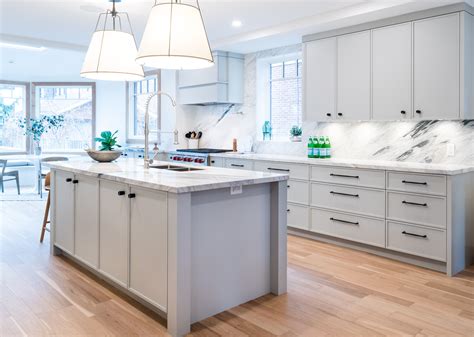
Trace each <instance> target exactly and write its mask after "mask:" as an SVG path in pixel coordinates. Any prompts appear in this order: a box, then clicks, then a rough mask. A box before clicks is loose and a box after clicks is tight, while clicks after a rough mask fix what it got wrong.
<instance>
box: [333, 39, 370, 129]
mask: <svg viewBox="0 0 474 337" xmlns="http://www.w3.org/2000/svg"><path fill="white" fill-rule="evenodd" d="M336 109H337V111H336V112H337V117H336V118H338V119H348V120H357V119H369V118H370V31H365V32H361V33H355V34H348V35H343V36H339V37H338V38H337V105H336Z"/></svg>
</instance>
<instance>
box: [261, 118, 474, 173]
mask: <svg viewBox="0 0 474 337" xmlns="http://www.w3.org/2000/svg"><path fill="white" fill-rule="evenodd" d="M320 135H324V136H329V137H330V139H331V146H332V155H333V157H334V158H344V159H375V160H392V161H401V162H416V163H451V164H474V120H462V121H438V120H433V121H420V122H415V121H410V122H353V123H304V125H303V142H302V143H283V142H282V143H279V142H257V143H255V144H254V151H256V152H259V153H276V154H277V153H278V154H288V155H296V156H300V155H301V156H305V155H306V148H307V139H308V137H309V136H320ZM448 144H452V146H454V155H450V154H449V153H448Z"/></svg>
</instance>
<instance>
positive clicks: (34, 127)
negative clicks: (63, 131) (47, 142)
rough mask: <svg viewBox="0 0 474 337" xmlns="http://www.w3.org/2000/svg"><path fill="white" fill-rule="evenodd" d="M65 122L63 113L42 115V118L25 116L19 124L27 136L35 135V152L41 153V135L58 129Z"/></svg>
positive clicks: (36, 153)
mask: <svg viewBox="0 0 474 337" xmlns="http://www.w3.org/2000/svg"><path fill="white" fill-rule="evenodd" d="M63 124H64V116H63V115H51V116H47V115H46V116H42V117H40V118H23V119H20V120H19V121H18V126H19V127H20V128H22V129H23V131H24V134H25V135H26V136H33V148H34V154H35V155H37V156H39V155H41V137H42V136H43V135H44V134H45V133H48V132H49V131H51V130H55V129H56V130H57V129H59V128H60V127H61V126H62V125H63Z"/></svg>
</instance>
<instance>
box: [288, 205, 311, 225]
mask: <svg viewBox="0 0 474 337" xmlns="http://www.w3.org/2000/svg"><path fill="white" fill-rule="evenodd" d="M287 214H288V216H287V220H286V221H287V226H289V227H295V228H300V229H306V230H308V229H309V207H307V206H299V205H293V204H288V207H287Z"/></svg>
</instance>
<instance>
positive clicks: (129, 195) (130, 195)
mask: <svg viewBox="0 0 474 337" xmlns="http://www.w3.org/2000/svg"><path fill="white" fill-rule="evenodd" d="M135 197H136V195H135V193H129V194H128V198H129V199H133V198H135Z"/></svg>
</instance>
